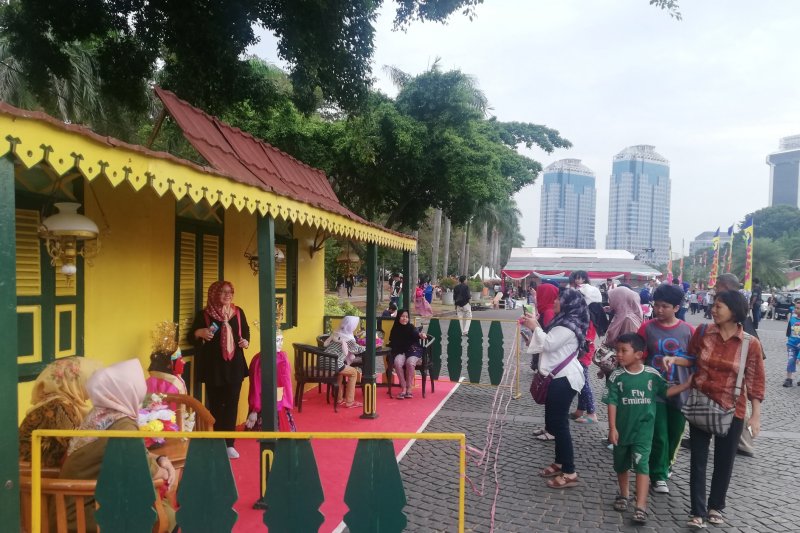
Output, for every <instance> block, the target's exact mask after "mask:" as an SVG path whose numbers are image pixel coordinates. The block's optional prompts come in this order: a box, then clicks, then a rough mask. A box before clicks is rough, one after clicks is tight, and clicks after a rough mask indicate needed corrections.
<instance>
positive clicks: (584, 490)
mask: <svg viewBox="0 0 800 533" xmlns="http://www.w3.org/2000/svg"><path fill="white" fill-rule="evenodd" d="M480 314H481V313H478V312H476V313H475V316H476V317H477V316H479V315H480ZM689 321H690V322H692V323H695V324H698V323H700V321H699V320H697V319H695V317H692V316H690V317H689ZM447 325H448V324H447V322H446V321H443V323H442V328H443V330H446V328H447ZM513 327H514V326H513V324H511V323H504V324H503V328H504V334H506V344H505V346H506V347H507V348H508V347H509V346H510V342H509V339H510V335H511V333H512V331H513ZM785 330H786V322H785V321H782V322H779V321H768V320H765V321H762V322H761V327H760V329H759V334H760V337H761V340H762V342H763V344H764V347H765V350H766V353H767V360H766V361H765V363H766V368H767V398H766V401H765V402H764V404H763V406H762V429H763V430H764V433H763V435H762V436H761V437H759V438H758V439H756V445H755V452H756V456H755V457H754V458H747V457H742V456H739V457H737V458H736V462H735V465H734V471H733V476H732V479H731V484H730V489H729V491H728V497H727V508H726V509H725V513H724V514H725V519H726V522H727V525H726V527H725V528H724V531H726V532H729V531H730V532H738V531H746V532H766V531H798V528H797V527H796V526H795V524H796V523H797V517H796V508H797V507H796V496H797V489H796V485H797V483H796V476H797V472H798V471H800V453H797V452H800V447H798V440H800V424H798V406H799V405H800V387H793V388H783V387H781V384H782V382H783V379H784V377H785V368H786V356H785V342H786V338H785ZM445 340H446V339H445ZM444 354H446V350H444ZM484 359H485V358H484ZM528 362H529V359H528V358H527V357H526V356H525V355H524V354H523V355H522V356H521V367H522V368H521V376H520V384H521V386H520V388H521V396H520V397H519V398H518V399H511V400H509V399H508V394H507V391H508V389H505V391H506V393H504V392H503V391H500V392H498V389H497V388H495V387H489V386H484V385H485V384H488V372H487V369H486V368H485V365H484V368H483V372H482V380H484V381H485V384H484V383H482V384H481V385H471V384H462V385H461V386H459V388H458V389H457V391H456V392H455V393H454V394H453V395H452V396H451V397H450V399H449V400H448V401H447V403H446V404H445V405H444V407H443V409H442V410H441V411H440V412H439V413H438V414H437V415H436V416H435V417H434V418H433V420H432V421H431V423H430V424H429V425H428V427H427V428H426V431H428V432H463V433H465V434H466V435H467V442H468V444H469V445H470V446H473V447H475V448H478V449H481V448H483V447H484V446H485V444H486V438H487V425H488V423H489V421H490V419H491V415H492V413H491V409H492V404H493V403H494V401H495V395H496V393H497V398H498V400H501V401H498V406H499V407H502V410H503V412H505V418H504V420H503V421H502V422H501V421H499V420H498V421H497V422H496V423H495V424H494V430H495V434H494V444H495V445H496V444H498V443H499V454H498V455H497V462H496V464H495V454H496V453H497V449H496V447H493V448H492V449H491V450H490V451H489V453H488V454H487V456H486V460H487V461H488V462H487V464H486V465H481V466H475V465H474V464H470V466H469V467H468V471H467V475H468V477H469V479H470V480H471V481H472V482H473V483H474V484H475V486H476V489H480V487H481V485H483V493H482V495H481V494H477V493H475V492H474V491H473V490H472V489H470V487H469V484H467V494H466V513H465V514H466V530H467V531H476V532H477V531H480V532H487V531H490V529H491V522H492V521H491V511H492V503H493V501H494V498H495V490H496V489H497V485H496V484H495V477H494V476H495V469H496V475H497V483H498V484H499V493H498V495H497V502H496V506H495V517H494V531H496V532H506V531H508V532H512V531H520V532H522V531H525V532H536V531H580V532H593V531H596V532H615V533H618V532H621V531H622V532H637V533H638V532H642V533H644V532H651V531H658V532H659V533H669V532H672V531H675V532H678V531H680V532H685V531H687V530H686V527H685V524H686V521H687V519H688V513H689V453H688V450H683V449H681V450H680V451H679V453H678V457H677V460H676V463H675V465H674V466H673V470H674V475H673V477H672V479H671V480H670V481H669V487H670V494H669V495H666V496H665V495H653V494H651V495H650V498H649V512H650V516H649V519H648V523H647V525H646V526H644V527H636V526H634V525H632V523H631V520H630V516H631V512H628V513H624V514H620V513H617V512H616V511H614V510H613V508H612V504H613V499H614V495H615V494H616V492H617V487H616V476H615V474H614V472H613V469H612V455H611V453H610V452H609V451H608V450H607V449H606V447H605V444H604V439H605V437H606V432H607V412H606V408H605V406H604V405H602V404H598V406H597V414H598V418H599V419H600V423H599V424H592V425H587V426H578V424H573V425H572V428H571V432H572V438H573V444H574V448H575V460H576V465H577V470H578V473H579V475H580V477H581V485H580V486H579V487H576V488H572V489H568V490H563V491H555V490H551V489H548V488H546V487H545V486H544V481H545V480H543V479H541V478H540V477H539V476H538V475H537V472H538V470H539V469H541V468H543V467H545V466H547V465H548V464H550V463H551V462H552V461H553V454H554V445H553V443H552V442H540V441H537V440H535V439H534V438H533V437H532V435H531V432H532V431H533V429H535V428H537V427H540V426H541V425H542V424H543V416H544V408H543V407H542V406H539V405H535V404H534V403H533V401H532V400H531V398H530V395H529V394H528V392H527V386H528V385H529V384H530V380H531V376H532V372H531V370H530V369H529V367H528ZM443 368H446V366H444V364H443ZM462 368H463V373H464V375H466V347H464V352H463V364H462ZM594 374H595V372H590V375H591V379H592V385H593V389H594V396H595V401H596V402H598V401H599V399H600V397H601V395H602V390H603V383H601V382H600V381H599V380H597V379H596V378H595V376H594ZM445 377H446V372H444V371H443V374H442V379H445ZM503 394H505V396H504V397H503V398H502V399H501V395H503ZM438 398H440V395H439V393H434V394H433V395H430V396H429V399H430V400H432V401H439V400H438ZM712 447H713V446H712ZM711 456H712V457H713V454H712V455H711ZM457 457H458V456H457V449H456V448H455V447H454V446H452V444H451V443H448V444H443V443H437V442H428V441H417V442H416V443H415V444H414V446H412V447H411V449H410V450H409V452H408V454H407V455H406V456H405V457H404V458H403V460H402V461H401V463H400V468H401V475H402V477H403V482H404V484H405V487H406V492H407V495H409V496H408V505H407V506H406V509H405V511H406V514H407V515H408V527H407V530H408V531H425V532H429V531H447V532H449V531H456V529H457V527H456V522H455V520H456V518H457V477H458V467H457ZM712 471H713V461H710V462H709V466H708V483H710V477H711V472H712ZM631 489H633V485H631ZM632 492H633V490H632ZM411 495H413V497H412V496H411ZM417 509H419V510H420V511H424V512H428V513H429V514H428V515H425V513H424V512H419V513H417V512H416V510H417Z"/></svg>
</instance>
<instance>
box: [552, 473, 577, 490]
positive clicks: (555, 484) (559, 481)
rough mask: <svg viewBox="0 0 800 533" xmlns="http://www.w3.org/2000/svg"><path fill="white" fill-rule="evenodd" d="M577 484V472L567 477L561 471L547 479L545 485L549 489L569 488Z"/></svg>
mask: <svg viewBox="0 0 800 533" xmlns="http://www.w3.org/2000/svg"><path fill="white" fill-rule="evenodd" d="M579 484H580V480H579V479H578V475H577V474H576V475H575V477H567V476H566V475H565V474H563V473H561V474H559V475H557V476H556V477H554V478H551V479H548V480H547V486H548V487H550V488H551V489H569V488H572V487H577V486H578V485H579Z"/></svg>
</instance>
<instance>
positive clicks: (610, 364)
mask: <svg viewBox="0 0 800 533" xmlns="http://www.w3.org/2000/svg"><path fill="white" fill-rule="evenodd" d="M592 362H594V364H596V365H597V366H598V367H600V370H601V371H602V372H603V374H604V375H606V376H610V375H611V373H612V372H614V370H616V369H617V351H616V350H615V349H614V348H612V347H611V346H608V345H607V344H601V345H600V346H599V347H598V348H597V349H596V350H595V351H594V356H592Z"/></svg>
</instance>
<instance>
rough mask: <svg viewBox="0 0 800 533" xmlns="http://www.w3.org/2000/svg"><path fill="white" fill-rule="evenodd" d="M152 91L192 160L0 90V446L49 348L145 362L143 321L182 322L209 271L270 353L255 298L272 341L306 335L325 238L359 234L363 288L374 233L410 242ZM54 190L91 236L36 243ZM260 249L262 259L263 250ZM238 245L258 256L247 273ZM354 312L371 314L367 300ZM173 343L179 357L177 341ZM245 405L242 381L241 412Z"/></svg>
mask: <svg viewBox="0 0 800 533" xmlns="http://www.w3.org/2000/svg"><path fill="white" fill-rule="evenodd" d="M156 91H157V94H158V96H159V97H160V98H161V100H162V102H163V103H164V109H165V111H166V112H167V113H169V114H170V115H171V116H172V118H173V119H174V120H175V121H176V123H177V124H178V125H179V126H180V127H181V129H182V130H183V132H184V135H185V136H186V138H187V140H188V141H189V142H190V143H191V144H192V145H193V146H194V147H195V148H196V149H197V151H198V152H199V153H200V155H201V156H203V158H204V159H205V160H206V161H207V165H206V166H200V165H197V164H195V163H192V162H189V161H186V160H182V159H178V158H176V157H174V156H172V155H170V154H167V153H160V152H154V151H151V150H149V149H147V148H145V147H142V146H134V145H130V144H127V143H124V142H121V141H118V140H116V139H112V138H109V137H103V136H100V135H97V134H95V133H93V132H92V131H90V130H88V129H86V128H83V127H80V126H76V125H69V124H65V123H63V122H61V121H58V120H56V119H54V118H52V117H50V116H48V115H45V114H43V113H39V112H31V111H24V110H20V109H17V108H14V107H12V106H9V105H7V104H5V103H2V102H0V155H2V156H3V157H2V158H0V273H1V275H2V277H1V278H0V319H2V324H3V325H4V330H5V335H4V336H5V337H6V341H5V342H4V343H2V348H0V349H1V350H2V357H0V365H1V366H0V380H2V385H3V386H2V390H5V391H8V392H6V393H5V395H4V396H3V398H4V399H5V400H6V401H5V402H4V403H5V405H4V407H3V409H2V410H0V449H3V450H5V451H6V452H8V451H9V450H16V438H17V436H16V428H17V424H18V423H19V420H21V418H22V417H23V416H24V413H25V411H26V409H27V406H28V405H29V400H30V392H31V383H32V380H33V379H34V378H35V377H36V375H37V374H38V373H39V371H41V369H42V368H43V367H44V366H45V365H46V364H48V363H49V362H51V361H53V360H55V359H56V358H59V357H68V356H73V355H79V356H85V357H91V358H94V359H97V360H100V361H102V362H103V363H109V364H110V363H114V362H118V361H121V360H124V359H127V358H131V357H137V358H139V359H140V360H141V362H142V365H143V367H144V368H147V365H148V364H149V354H150V348H151V331H152V330H153V328H154V326H155V324H156V323H157V322H160V321H165V320H170V321H175V322H177V323H178V324H179V327H180V330H181V336H184V335H185V333H186V330H187V328H188V327H189V325H190V323H191V320H192V318H193V316H194V314H195V313H196V312H197V311H198V310H199V309H200V308H202V307H203V306H204V305H205V299H206V291H207V289H208V286H209V285H210V284H211V283H212V282H213V281H216V280H218V279H226V280H230V281H231V282H232V283H233V284H234V286H235V288H236V293H235V297H234V302H235V303H236V304H237V305H239V306H240V307H242V309H244V310H245V312H246V313H247V316H248V319H249V321H250V323H251V329H252V339H251V344H250V348H249V349H248V350H247V351H246V356H247V357H248V359H249V358H251V357H252V356H254V355H255V354H256V353H258V352H259V351H261V347H262V346H268V347H269V346H270V344H271V346H272V350H271V351H272V353H274V335H275V328H274V327H264V326H265V325H267V324H274V322H275V318H274V312H275V306H274V305H268V303H269V302H272V303H273V304H274V302H276V301H278V302H280V304H281V306H282V309H283V310H284V313H283V315H284V319H283V323H282V324H281V329H282V330H283V333H284V337H285V344H286V347H287V348H290V347H291V343H293V342H304V343H313V339H314V338H315V336H316V335H318V334H319V333H321V331H320V330H321V325H322V322H323V305H324V304H323V300H324V299H323V294H324V249H323V247H322V243H323V242H324V240H325V239H326V238H328V237H335V238H338V239H342V240H348V239H349V240H352V241H357V242H361V243H365V245H366V248H367V255H368V265H367V266H368V270H371V274H372V275H371V277H370V280H369V281H370V283H369V286H370V290H371V293H372V294H373V295H374V293H375V287H376V283H377V282H376V279H377V277H376V275H375V274H376V269H375V266H374V264H375V261H376V255H375V254H376V249H377V246H383V247H388V248H394V249H400V250H403V251H404V252H410V251H411V250H413V249H415V247H416V241H415V240H414V239H413V238H411V237H408V236H406V235H402V234H399V233H395V232H392V231H389V230H386V229H384V228H382V227H379V226H377V225H374V224H372V223H370V222H367V221H365V220H363V219H361V218H360V217H358V216H357V215H355V214H354V213H352V212H350V211H349V210H347V209H346V208H345V207H343V206H342V205H341V204H340V203H339V202H338V200H337V198H336V196H335V194H334V193H333V190H332V188H331V186H330V184H329V182H328V180H327V177H326V176H325V175H324V173H322V172H321V171H319V170H316V169H313V168H311V167H308V166H307V165H304V164H303V163H301V162H299V161H297V160H295V159H293V158H292V157H290V156H288V155H287V154H285V153H282V152H280V151H279V150H277V149H275V148H274V147H272V146H270V145H268V144H266V143H264V142H262V141H259V140H258V139H255V138H253V137H252V136H250V135H248V134H246V133H244V132H242V131H240V130H237V129H236V128H233V127H231V126H229V125H227V124H224V123H222V122H221V121H219V120H218V119H216V118H214V117H211V116H209V115H207V114H205V113H203V112H202V111H200V110H198V109H195V108H193V107H191V106H190V105H189V104H187V103H186V102H183V101H181V100H179V99H178V98H177V97H176V96H175V95H174V94H172V93H169V92H168V91H164V90H161V89H157V90H156ZM57 202H58V203H61V202H66V203H76V204H80V209H79V212H80V213H82V214H83V215H84V216H85V217H88V219H90V220H91V221H93V222H94V223H95V224H96V225H97V233H98V234H99V238H98V239H97V240H95V239H93V238H89V239H87V240H85V241H84V240H80V238H79V239H78V240H77V241H69V242H67V241H68V239H67V240H63V239H62V240H63V241H64V242H58V243H57V244H59V245H60V246H61V248H60V249H57V250H53V247H52V246H47V244H48V243H47V241H46V240H44V239H43V238H42V236H43V234H42V233H41V228H42V223H43V221H44V219H45V218H46V217H48V216H51V215H52V214H54V213H55V211H56V209H55V208H54V204H55V203H57ZM63 209H67V210H68V209H69V206H65V207H64V208H63ZM51 237H52V235H51ZM51 244H52V243H51ZM98 244H99V249H98ZM73 246H74V247H73ZM48 250H49V251H48ZM65 250H67V251H65ZM69 250H71V251H69ZM83 251H85V253H86V255H87V257H88V258H84V257H82V256H81V252H83ZM55 252H59V253H55ZM72 252H76V254H75V255H74V259H73V257H72V255H71V254H72ZM276 253H277V255H278V261H264V260H263V258H264V257H274V256H275V254H276ZM245 254H248V255H249V256H256V257H258V259H260V260H258V274H257V275H254V270H253V268H252V267H251V262H252V261H249V260H248V259H247V258H246V257H245ZM53 255H55V256H56V257H55V259H54V258H53V257H52V256H53ZM406 256H407V253H406ZM370 261H371V263H372V264H370ZM65 263H66V265H65ZM65 273H66V274H70V275H66V274H65ZM373 305H374V300H373ZM369 314H370V315H372V318H373V321H374V311H372V312H370V313H369ZM254 323H255V325H256V326H257V327H255V328H253V327H252V326H253V325H254ZM184 347H185V348H186V351H185V356H187V355H188V356H189V357H188V360H189V361H191V349H190V346H186V345H185V346H184ZM373 350H374V347H373ZM269 352H270V350H269V348H268V349H267V350H265V353H269ZM373 353H374V352H373ZM272 359H273V360H274V356H273V357H272ZM188 368H189V373H191V365H189V366H188ZM268 373H269V372H267V374H268ZM185 377H188V378H189V379H187V382H190V381H191V375H189V376H185ZM273 378H274V376H273ZM365 378H369V376H368V375H366V373H365ZM265 379H267V378H265ZM273 383H274V382H273ZM264 390H268V389H266V388H265V389H264ZM11 391H14V392H11ZM199 392H200V391H195V394H198V393H199ZM365 403H368V402H365ZM245 410H246V392H244V391H243V394H242V406H241V408H240V417H241V419H243V418H244V416H245V415H246V413H245ZM365 414H366V413H365ZM3 455H4V456H6V457H5V458H3V459H0V479H3V480H8V479H11V480H13V479H15V478H16V476H15V475H14V468H15V466H14V465H15V464H16V462H17V461H16V457H12V456H14V455H16V454H11V453H4V454H3ZM12 463H13V464H12ZM3 509H4V511H5V506H3ZM9 509H13V504H11V505H10V507H9ZM16 509H17V510H18V504H17V507H16Z"/></svg>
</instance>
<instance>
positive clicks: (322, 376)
mask: <svg viewBox="0 0 800 533" xmlns="http://www.w3.org/2000/svg"><path fill="white" fill-rule="evenodd" d="M292 346H294V379H295V383H296V386H295V392H294V405H295V406H296V407H297V412H299V413H301V412H303V391H304V390H305V386H306V384H307V383H319V384H320V385H323V384H324V385H328V386H330V387H332V388H333V399H334V401H333V410H334V412H338V411H339V409H338V407H337V406H336V398H337V397H338V395H339V368H338V366H337V359H338V358H337V357H336V356H335V355H331V354H329V353H325V351H324V350H323V349H321V348H317V347H314V346H311V345H308V344H300V343H294V344H292ZM327 401H328V403H330V398H329V397H328V398H327Z"/></svg>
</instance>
